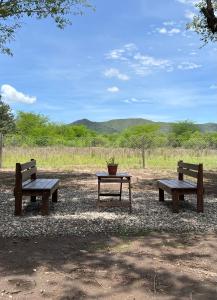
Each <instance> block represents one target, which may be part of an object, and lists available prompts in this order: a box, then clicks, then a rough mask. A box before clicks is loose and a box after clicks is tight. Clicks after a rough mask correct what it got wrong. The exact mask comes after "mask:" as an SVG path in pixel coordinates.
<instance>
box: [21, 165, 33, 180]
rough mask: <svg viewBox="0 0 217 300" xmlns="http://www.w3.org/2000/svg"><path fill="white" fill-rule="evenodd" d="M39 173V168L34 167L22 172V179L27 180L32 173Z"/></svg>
mask: <svg viewBox="0 0 217 300" xmlns="http://www.w3.org/2000/svg"><path fill="white" fill-rule="evenodd" d="M36 173H37V168H36V167H33V168H31V169H29V170H26V171H24V172H22V173H21V174H22V181H26V180H27V179H30V178H31V175H33V174H36Z"/></svg>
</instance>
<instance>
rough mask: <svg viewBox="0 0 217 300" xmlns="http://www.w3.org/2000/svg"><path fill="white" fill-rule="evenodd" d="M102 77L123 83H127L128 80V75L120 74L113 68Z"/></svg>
mask: <svg viewBox="0 0 217 300" xmlns="http://www.w3.org/2000/svg"><path fill="white" fill-rule="evenodd" d="M104 75H105V77H108V78H117V79H120V80H123V81H127V80H129V79H130V77H129V76H128V75H126V74H123V73H121V72H120V71H119V70H118V69H115V68H110V69H108V70H105V72H104Z"/></svg>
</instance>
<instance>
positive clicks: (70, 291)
mask: <svg viewBox="0 0 217 300" xmlns="http://www.w3.org/2000/svg"><path fill="white" fill-rule="evenodd" d="M41 175H42V176H44V175H47V176H49V177H58V178H60V179H61V186H62V187H69V186H70V187H71V188H78V187H79V186H81V185H82V186H85V185H86V184H87V182H88V184H89V185H90V186H91V185H94V184H95V177H94V175H93V172H88V171H87V172H82V173H70V174H69V173H66V172H49V173H48V172H45V174H44V172H43V173H41ZM133 175H134V182H133V185H134V189H137V190H142V191H144V190H146V189H153V188H154V187H153V185H154V182H155V181H156V179H157V178H162V177H164V176H165V177H168V175H172V174H170V173H169V174H168V172H166V171H165V172H161V173H159V172H157V171H150V170H147V171H146V172H144V171H135V173H134V174H133ZM205 180H206V186H207V188H206V191H207V193H210V194H216V175H215V174H214V173H211V172H210V173H207V174H206V175H205ZM13 184H14V178H13V172H2V173H1V174H0V189H2V190H4V189H10V190H12V188H13ZM216 262H217V236H216V235H215V234H206V235H195V234H193V233H192V234H188V235H177V234H176V235H175V234H172V233H147V234H145V235H143V236H137V237H127V236H125V237H114V236H113V237H111V236H110V237H108V236H99V235H97V236H96V235H95V236H89V237H86V238H78V237H73V236H69V237H56V238H39V239H0V276H1V277H0V299H20V300H25V299H27V300H29V299H31V300H35V299H54V300H55V299H58V300H66V299H75V300H79V299H118V300H119V299H121V300H125V299H126V300H128V299H129V300H133V299H134V300H140V299H142V300H143V299H172V300H177V299H183V300H184V299H197V300H204V299H205V300H208V299H211V300H214V299H217V264H216Z"/></svg>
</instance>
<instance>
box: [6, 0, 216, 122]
mask: <svg viewBox="0 0 217 300" xmlns="http://www.w3.org/2000/svg"><path fill="white" fill-rule="evenodd" d="M90 2H91V3H92V4H93V5H94V6H95V7H96V12H92V11H90V10H88V11H86V14H85V16H82V17H74V18H73V24H72V26H69V27H67V28H66V29H65V30H63V31H62V30H59V29H57V28H56V26H55V25H54V23H53V21H52V20H50V19H47V20H43V21H37V20H34V19H25V20H23V24H22V29H21V30H19V31H18V33H17V35H16V41H15V42H13V43H11V48H12V50H13V53H14V56H13V57H12V58H11V57H8V56H6V55H3V54H0V90H1V93H2V95H3V99H4V100H5V101H7V102H8V103H9V104H10V105H11V107H12V109H13V110H14V111H18V110H22V111H30V112H36V113H43V114H45V115H47V116H48V117H49V118H50V119H51V120H52V121H57V122H62V123H70V122H73V121H75V120H78V119H82V118H88V119H90V120H95V121H104V120H109V119H114V118H130V117H131V118H140V117H141V118H146V119H150V120H154V121H178V120H186V119H188V120H193V121H195V122H200V123H205V122H217V118H216V112H217V44H212V43H210V44H209V45H207V46H205V47H202V48H201V46H202V42H201V41H200V39H199V36H197V35H196V34H195V33H193V32H191V31H186V29H185V28H186V23H187V22H189V21H190V18H191V17H192V15H193V13H194V11H195V9H194V6H193V5H192V3H193V2H194V0H164V1H162V0H156V1H150V0H109V1H102V0H94V1H93V0H92V1H91V0H90Z"/></svg>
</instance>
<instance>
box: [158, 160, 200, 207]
mask: <svg viewBox="0 0 217 300" xmlns="http://www.w3.org/2000/svg"><path fill="white" fill-rule="evenodd" d="M177 171H178V179H161V180H158V181H157V187H158V189H159V201H164V191H166V192H167V193H169V194H171V195H172V207H173V212H178V211H179V202H180V201H183V200H184V195H185V194H196V195H197V211H198V212H203V194H204V188H203V165H202V164H198V165H197V164H189V163H185V162H183V161H179V162H178V166H177ZM184 175H187V176H190V177H193V178H196V180H197V182H196V183H194V182H191V181H186V180H184Z"/></svg>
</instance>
